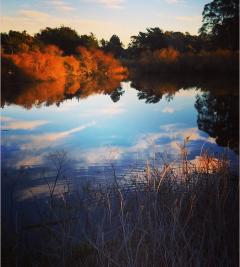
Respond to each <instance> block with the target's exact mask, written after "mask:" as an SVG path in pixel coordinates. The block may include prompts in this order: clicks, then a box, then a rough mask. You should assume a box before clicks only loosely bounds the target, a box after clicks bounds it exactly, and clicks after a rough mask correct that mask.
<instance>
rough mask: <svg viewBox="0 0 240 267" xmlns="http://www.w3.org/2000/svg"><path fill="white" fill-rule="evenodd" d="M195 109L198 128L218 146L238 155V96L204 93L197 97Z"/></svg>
mask: <svg viewBox="0 0 240 267" xmlns="http://www.w3.org/2000/svg"><path fill="white" fill-rule="evenodd" d="M195 108H196V109H197V111H198V118H197V124H198V128H199V129H200V130H202V131H205V132H206V133H208V134H209V135H210V136H211V137H213V138H216V142H217V144H218V145H220V146H224V147H227V146H229V147H230V148H231V149H233V150H234V151H235V152H237V153H239V147H238V146H239V143H238V138H239V125H238V121H239V114H238V109H239V103H238V96H236V95H221V96H214V95H213V94H212V93H204V94H203V95H202V96H200V95H198V96H197V99H196V103H195Z"/></svg>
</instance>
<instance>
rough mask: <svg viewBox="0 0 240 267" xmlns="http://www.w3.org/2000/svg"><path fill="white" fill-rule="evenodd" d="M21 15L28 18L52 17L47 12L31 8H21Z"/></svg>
mask: <svg viewBox="0 0 240 267" xmlns="http://www.w3.org/2000/svg"><path fill="white" fill-rule="evenodd" d="M19 15H21V16H24V18H26V19H27V18H30V19H33V18H37V19H46V18H49V17H50V16H49V14H47V13H44V12H39V11H36V10H31V9H21V10H20V11H19ZM3 19H4V17H3Z"/></svg>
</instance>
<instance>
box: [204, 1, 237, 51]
mask: <svg viewBox="0 0 240 267" xmlns="http://www.w3.org/2000/svg"><path fill="white" fill-rule="evenodd" d="M202 15H203V25H202V27H201V28H200V30H199V33H200V34H201V35H202V36H204V35H206V34H209V35H210V36H211V38H212V41H213V43H214V45H215V46H220V47H222V48H228V49H238V45H239V40H238V36H239V8H238V0H213V1H212V2H211V3H209V4H206V5H205V6H204V9H203V13H202Z"/></svg>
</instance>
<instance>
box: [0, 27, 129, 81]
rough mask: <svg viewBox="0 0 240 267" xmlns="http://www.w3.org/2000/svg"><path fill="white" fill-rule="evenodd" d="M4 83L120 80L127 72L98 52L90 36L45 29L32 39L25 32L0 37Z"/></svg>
mask: <svg viewBox="0 0 240 267" xmlns="http://www.w3.org/2000/svg"><path fill="white" fill-rule="evenodd" d="M1 41H2V46H1V59H2V63H3V69H2V75H3V76H4V80H7V81H8V80H13V81H16V80H17V81H18V80H21V81H36V80H37V81H53V80H57V79H59V78H64V77H65V78H66V77H69V76H75V77H78V78H80V79H89V78H90V77H96V76H102V77H105V78H116V76H119V75H120V77H117V78H118V79H119V78H122V75H124V74H126V72H127V70H126V68H124V67H123V66H122V64H121V63H120V61H119V60H117V59H116V58H114V56H113V55H111V54H109V53H105V52H104V51H103V50H102V49H100V48H99V45H98V41H97V40H96V38H95V37H94V35H93V34H91V35H89V36H88V35H82V36H79V35H78V34H77V33H76V31H74V30H72V29H71V28H69V27H63V26H62V27H60V28H53V29H51V28H46V29H45V30H42V31H41V32H40V33H38V34H36V35H35V36H31V35H29V34H27V32H26V31H23V32H17V31H9V33H3V34H2V35H1Z"/></svg>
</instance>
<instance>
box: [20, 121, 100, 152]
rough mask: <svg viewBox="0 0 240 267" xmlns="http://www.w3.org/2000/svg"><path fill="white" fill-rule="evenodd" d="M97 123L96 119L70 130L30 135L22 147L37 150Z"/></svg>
mask: <svg viewBox="0 0 240 267" xmlns="http://www.w3.org/2000/svg"><path fill="white" fill-rule="evenodd" d="M95 124H96V122H95V121H92V122H90V123H87V124H84V125H81V126H79V127H76V128H73V129H71V130H68V131H62V132H56V133H49V134H43V135H28V136H27V137H26V138H27V139H28V142H27V143H23V144H22V145H21V146H20V148H21V149H22V150H31V149H33V150H36V149H42V148H46V147H48V146H51V145H54V142H57V141H59V140H61V139H64V138H66V137H68V136H70V135H72V134H73V133H76V132H80V131H82V130H84V129H86V128H89V127H92V126H94V125H95Z"/></svg>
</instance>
